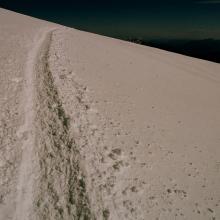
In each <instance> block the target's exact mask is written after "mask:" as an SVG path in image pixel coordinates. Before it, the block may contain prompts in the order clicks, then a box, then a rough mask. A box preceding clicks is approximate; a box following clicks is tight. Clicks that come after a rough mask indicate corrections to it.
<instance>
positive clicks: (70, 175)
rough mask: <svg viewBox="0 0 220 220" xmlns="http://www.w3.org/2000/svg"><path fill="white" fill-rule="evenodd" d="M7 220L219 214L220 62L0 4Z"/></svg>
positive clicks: (0, 182) (0, 191) (1, 156)
mask: <svg viewBox="0 0 220 220" xmlns="http://www.w3.org/2000/svg"><path fill="white" fill-rule="evenodd" d="M0 67H1V68H0V79H1V81H0V109H1V111H0V220H1V219H2V220H3V219H4V220H7V219H17V220H20V219H22V220H27V219H51V220H52V219H114V220H116V219H132V220H133V219H138V220H141V219H143V220H145V219H161V220H166V219H167V220H170V219H212V220H213V219H219V218H220V208H219V206H220V187H219V182H220V148H219V146H220V138H219V137H220V114H219V112H220V101H219V100H220V87H219V84H220V66H219V64H216V63H212V62H208V61H204V60H199V59H195V58H190V57H186V56H182V55H178V54H175V53H170V52H166V51H163V50H159V49H155V48H150V47H145V46H141V45H135V44H132V43H129V42H125V41H120V40H116V39H112V38H107V37H103V36H99V35H95V34H91V33H86V32H82V31H78V30H75V29H70V28H66V27H63V26H60V25H56V24H52V23H49V22H46V21H41V20H38V19H34V18H31V17H28V16H24V15H20V14H17V13H14V12H10V11H7V10H4V9H0Z"/></svg>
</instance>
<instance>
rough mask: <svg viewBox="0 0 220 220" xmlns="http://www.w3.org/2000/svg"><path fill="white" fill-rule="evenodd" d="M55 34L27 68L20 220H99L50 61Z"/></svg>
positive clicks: (42, 43) (40, 46) (17, 216)
mask: <svg viewBox="0 0 220 220" xmlns="http://www.w3.org/2000/svg"><path fill="white" fill-rule="evenodd" d="M52 34H53V31H50V32H49V33H47V34H46V35H44V37H43V38H42V39H43V40H40V41H39V43H38V49H37V50H36V49H35V50H36V51H34V53H33V54H35V55H36V57H30V58H32V62H29V63H28V65H27V66H28V68H27V74H26V77H27V78H26V81H27V86H26V89H25V93H26V102H27V105H26V111H27V112H28V113H27V114H26V120H25V125H24V128H23V131H22V132H23V133H24V132H28V134H27V138H26V140H25V141H24V143H23V154H22V155H23V156H22V162H21V166H20V173H19V184H18V186H19V187H18V195H17V202H16V204H17V208H16V210H17V211H16V213H15V219H23V220H25V219H93V217H92V214H91V211H90V205H89V201H88V197H87V195H86V189H85V181H84V176H83V173H82V172H81V169H80V165H79V161H80V158H79V157H80V156H79V153H78V150H77V148H76V144H75V143H74V140H73V137H71V134H70V132H69V119H68V117H67V116H66V113H65V110H64V108H63V107H62V103H61V100H60V98H59V94H58V91H57V89H56V86H55V84H54V79H53V76H52V72H51V70H50V65H49V62H48V57H49V50H50V45H51V37H52ZM33 59H34V60H35V61H33ZM28 130H29V131H28Z"/></svg>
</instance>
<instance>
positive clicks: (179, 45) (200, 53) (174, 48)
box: [126, 38, 220, 63]
mask: <svg viewBox="0 0 220 220" xmlns="http://www.w3.org/2000/svg"><path fill="white" fill-rule="evenodd" d="M126 40H128V41H131V42H134V43H137V44H142V45H146V46H151V47H156V48H160V49H164V50H168V51H171V52H176V53H180V54H184V55H187V56H191V57H196V58H200V59H205V60H209V61H213V62H217V63H220V40H214V39H204V40H178V39H172V40H150V41H149V40H143V39H138V38H127V39H126Z"/></svg>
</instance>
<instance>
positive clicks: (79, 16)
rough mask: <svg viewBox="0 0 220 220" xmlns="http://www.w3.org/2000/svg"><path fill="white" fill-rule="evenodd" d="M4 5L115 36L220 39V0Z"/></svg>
mask: <svg viewBox="0 0 220 220" xmlns="http://www.w3.org/2000/svg"><path fill="white" fill-rule="evenodd" d="M0 6H1V7H3V8H7V9H10V10H14V11H17V12H20V13H24V14H27V15H31V16H34V17H38V18H42V19H46V20H49V21H53V22H56V23H60V24H64V25H66V26H70V27H75V28H78V29H82V30H86V31H90V32H95V33H99V34H103V35H108V36H112V37H138V38H144V39H155V38H167V39H170V38H179V39H204V38H214V39H220V0H219V1H214V0H210V1H205V0H204V1H198V0H184V1H181V0H179V1H177V0H176V1H173V0H170V1H166V0H163V1H162V0H157V1H156V0H154V1H147V0H145V1H140V0H139V1H138V0H136V1H129V0H128V1H123V0H121V1H120V0H118V1H116V0H112V1H111V0H109V1H104V0H102V1H100V0H94V1H91V0H90V1H89V0H84V1H83V0H81V1H75V0H72V1H67V0H61V1H56V0H54V1H52V0H44V1H43V0H0Z"/></svg>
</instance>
